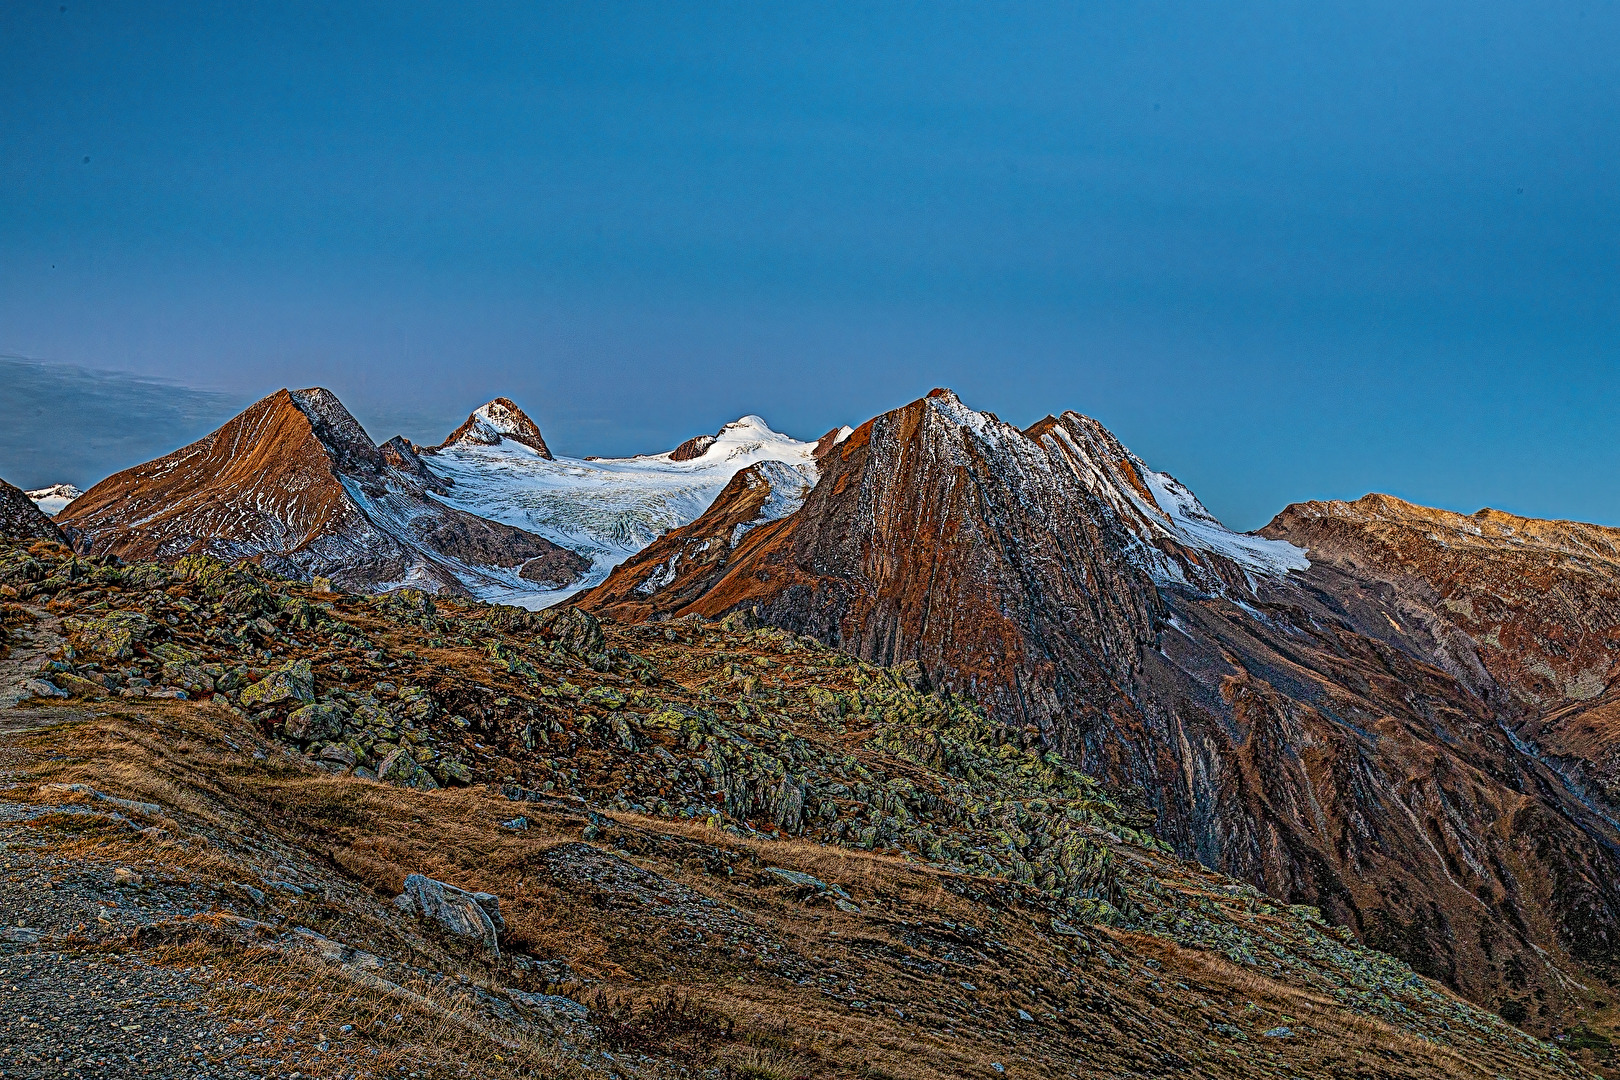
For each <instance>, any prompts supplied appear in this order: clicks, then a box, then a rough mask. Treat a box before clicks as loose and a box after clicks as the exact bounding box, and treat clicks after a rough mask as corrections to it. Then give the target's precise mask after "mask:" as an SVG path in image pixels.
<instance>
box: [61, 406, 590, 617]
mask: <svg viewBox="0 0 1620 1080" xmlns="http://www.w3.org/2000/svg"><path fill="white" fill-rule="evenodd" d="M392 458H393V460H392V461H391V459H390V455H388V454H385V453H384V452H383V451H382V450H380V449H379V448H378V447H377V445H376V444H375V443H373V442H372V440H371V438H370V436H368V435H367V434H366V433H365V430H364V429H363V428H361V426H360V425H359V423H357V422H356V421H355V419H354V417H353V416H351V415H350V414H349V412H348V410H347V409H345V408H344V407H343V405H342V403H341V402H340V401H338V399H337V397H336V396H335V395H333V394H332V393H331V392H330V391H327V390H323V389H319V388H316V389H310V390H280V391H278V392H276V393H275V394H272V395H270V396H269V397H267V398H264V399H263V400H262V401H259V402H257V403H255V404H254V405H252V406H250V407H249V408H247V409H246V410H244V411H243V412H242V413H241V414H239V415H238V416H236V417H234V418H233V419H232V420H230V421H229V422H228V423H226V424H225V425H224V426H223V427H221V428H220V429H219V430H218V431H215V432H214V433H212V434H210V435H208V436H206V437H205V438H202V439H199V440H198V441H197V442H195V443H192V444H191V445H190V446H186V447H183V448H182V449H180V450H177V451H175V452H174V453H172V454H169V455H167V456H166V457H162V458H158V459H157V460H155V461H151V462H147V463H146V464H144V465H138V466H136V467H134V468H132V469H126V470H124V471H123V472H121V473H117V474H116V475H114V476H111V477H108V478H107V479H106V480H103V481H102V482H101V483H99V484H97V485H95V486H94V487H92V488H91V489H90V490H89V491H87V492H85V493H84V495H83V496H81V497H80V498H78V499H76V500H74V502H73V503H72V504H71V505H70V506H68V508H67V509H66V510H65V511H64V512H63V514H62V515H61V517H62V523H63V524H65V525H67V526H69V527H71V528H72V529H74V530H76V531H77V532H78V533H79V534H80V535H81V537H82V538H83V539H82V540H81V545H82V546H84V547H85V548H86V549H87V550H89V551H92V552H96V553H100V552H110V553H112V554H116V555H119V556H120V557H123V558H127V559H151V558H158V559H163V558H177V557H178V556H180V555H183V554H185V553H187V552H192V551H204V552H208V553H210V554H214V555H219V556H221V557H224V558H231V559H240V558H250V559H255V560H258V561H260V562H262V563H264V564H265V565H266V566H267V567H270V568H272V569H274V570H276V571H277V572H279V573H284V574H288V575H291V576H296V577H302V578H306V579H307V578H309V577H310V576H312V575H317V574H319V575H325V576H328V577H331V578H332V579H333V580H334V581H337V582H339V583H341V584H344V585H346V586H349V587H352V588H356V589H363V590H385V589H388V588H393V587H400V586H406V585H409V586H413V587H418V588H426V589H429V590H431V591H434V592H438V591H444V590H449V591H452V592H472V591H478V590H483V589H487V588H489V587H491V586H496V585H499V586H501V587H506V588H522V587H537V586H538V587H557V586H561V585H565V584H567V583H569V582H571V581H573V580H574V579H576V578H577V577H578V576H579V574H580V572H581V571H582V570H583V569H584V568H585V566H586V562H585V560H583V559H581V558H580V557H579V556H577V555H575V554H574V553H573V552H570V551H566V550H564V549H561V548H558V547H557V546H555V545H553V544H551V543H549V542H548V541H546V540H544V539H542V538H540V537H538V536H534V535H532V534H529V533H525V532H523V531H522V530H521V529H516V528H513V527H511V526H508V525H501V524H497V523H495V522H491V521H486V520H484V519H482V518H479V517H477V516H476V515H473V514H469V513H466V512H464V511H461V510H457V509H454V508H452V507H448V506H445V505H444V504H443V503H441V502H439V501H437V500H436V499H435V498H434V497H433V494H432V492H433V490H434V489H435V488H439V489H442V487H443V485H442V484H440V483H438V482H437V481H434V480H432V478H431V477H424V476H423V475H420V474H418V473H415V472H413V471H411V470H410V469H408V468H400V467H398V465H396V464H395V463H394V461H402V460H403V459H401V458H400V456H399V453H398V451H397V449H396V450H395V451H393V452H392ZM405 464H408V462H406V463H405Z"/></svg>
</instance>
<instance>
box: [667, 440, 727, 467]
mask: <svg viewBox="0 0 1620 1080" xmlns="http://www.w3.org/2000/svg"><path fill="white" fill-rule="evenodd" d="M715 438H716V437H715V436H713V435H694V436H692V437H691V438H690V439H687V440H686V441H685V442H683V443H681V445H679V446H677V447H676V448H675V449H673V450H671V451H670V452H669V460H671V461H692V460H693V459H695V458H700V457H702V456H703V454H704V452H705V451H706V450H708V449H709V447H711V446H713V445H714V441H715Z"/></svg>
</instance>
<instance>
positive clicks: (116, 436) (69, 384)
mask: <svg viewBox="0 0 1620 1080" xmlns="http://www.w3.org/2000/svg"><path fill="white" fill-rule="evenodd" d="M245 404H247V402H246V401H245V400H243V399H242V398H240V397H238V396H236V395H234V394H223V393H218V392H215V391H211V390H199V389H196V388H195V387H190V386H183V385H181V384H179V383H173V382H167V381H165V380H161V379H152V378H147V377H144V376H141V375H133V374H130V373H127V372H118V371H96V370H92V369H90V368H83V367H77V366H74V365H71V364H56V363H48V362H45V361H41V360H31V359H28V358H26V357H20V356H0V477H4V478H5V479H7V480H9V481H10V482H11V483H13V484H16V485H17V486H19V487H23V488H38V487H45V486H47V485H50V484H58V483H68V484H73V485H75V486H77V487H81V488H87V487H89V486H90V485H91V484H94V483H95V482H96V481H98V480H101V479H103V478H104V477H106V476H109V475H111V474H112V473H115V472H117V471H118V470H120V469H126V468H128V467H129V466H131V465H137V464H139V463H140V462H143V461H148V460H150V459H152V458H154V457H159V456H161V455H163V454H166V453H168V452H169V451H171V450H174V449H176V448H178V447H181V446H184V445H185V444H186V443H188V442H191V441H192V440H194V439H197V438H199V437H201V436H203V435H206V434H207V433H208V432H210V431H212V430H213V429H214V428H216V427H218V426H219V425H220V424H222V423H224V422H225V421H226V420H227V419H229V418H230V417H231V416H232V415H233V414H235V413H236V412H238V411H239V410H240V409H241V408H242V406H243V405H245Z"/></svg>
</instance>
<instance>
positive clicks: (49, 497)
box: [28, 484, 84, 517]
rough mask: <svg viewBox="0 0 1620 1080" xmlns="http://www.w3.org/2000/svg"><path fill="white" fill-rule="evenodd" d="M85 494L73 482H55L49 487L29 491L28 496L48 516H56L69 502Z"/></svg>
mask: <svg viewBox="0 0 1620 1080" xmlns="http://www.w3.org/2000/svg"><path fill="white" fill-rule="evenodd" d="M83 494H84V492H82V491H80V490H79V489H78V488H76V487H74V486H73V485H72V484H55V485H52V486H51V487H48V488H36V489H34V490H33V491H30V492H28V497H29V498H30V499H32V500H33V502H34V505H35V506H37V507H39V508H40V510H41V511H42V512H43V513H44V514H45V516H46V517H55V516H56V515H57V514H60V513H61V512H62V511H63V510H64V509H66V508H67V504H68V503H70V502H72V501H73V500H74V499H77V498H78V497H79V496H80V495H83Z"/></svg>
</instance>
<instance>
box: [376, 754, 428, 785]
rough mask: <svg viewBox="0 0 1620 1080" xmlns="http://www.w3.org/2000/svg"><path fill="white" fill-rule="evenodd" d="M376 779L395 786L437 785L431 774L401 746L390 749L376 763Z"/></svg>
mask: <svg viewBox="0 0 1620 1080" xmlns="http://www.w3.org/2000/svg"><path fill="white" fill-rule="evenodd" d="M377 779H379V780H381V781H382V782H383V783H385V784H393V785H394V786H395V787H408V788H419V789H421V790H430V789H432V788H436V787H438V786H439V782H438V781H437V780H435V779H433V775H432V774H431V773H429V772H428V771H427V770H426V769H424V768H422V766H421V765H420V764H419V763H418V762H417V760H416V758H414V757H412V756H411V752H410V751H409V750H407V749H405V748H404V747H403V746H402V747H400V748H399V749H397V750H393V751H391V752H390V753H389V754H388V755H387V756H386V757H384V758H383V759H382V761H380V762H378V763H377Z"/></svg>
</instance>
